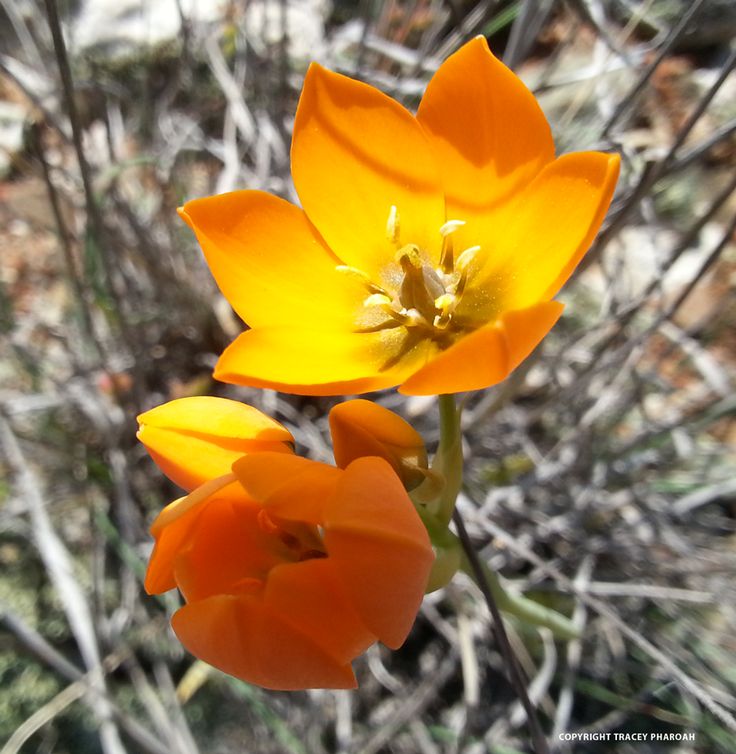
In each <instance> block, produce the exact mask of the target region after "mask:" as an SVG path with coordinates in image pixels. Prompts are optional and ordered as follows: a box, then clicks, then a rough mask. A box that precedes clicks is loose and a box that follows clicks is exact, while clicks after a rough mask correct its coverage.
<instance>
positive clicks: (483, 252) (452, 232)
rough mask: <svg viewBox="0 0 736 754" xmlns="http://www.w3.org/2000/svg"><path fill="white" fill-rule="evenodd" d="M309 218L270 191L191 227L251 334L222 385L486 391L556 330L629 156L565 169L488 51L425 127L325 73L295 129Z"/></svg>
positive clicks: (455, 83)
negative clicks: (567, 291)
mask: <svg viewBox="0 0 736 754" xmlns="http://www.w3.org/2000/svg"><path fill="white" fill-rule="evenodd" d="M291 159H292V173H293V177H294V183H295V186H296V190H297V193H298V194H299V198H300V200H301V203H302V206H303V209H300V208H298V207H295V206H294V205H291V204H289V203H288V202H286V201H283V200H282V199H279V198H277V197H274V196H271V195H269V194H265V193H263V192H259V191H238V192H234V193H230V194H223V195H220V196H214V197H209V198H205V199H198V200H194V201H191V202H188V203H187V204H186V205H185V206H184V207H183V208H182V209H181V210H180V213H181V215H182V217H183V218H184V220H186V222H187V223H188V224H189V225H190V226H191V228H192V229H193V230H194V232H195V233H196V235H197V238H198V240H199V242H200V244H201V246H202V248H203V250H204V253H205V256H206V258H207V261H208V263H209V266H210V269H211V270H212V273H213V275H214V276H215V279H216V280H217V283H218V285H219V286H220V288H221V290H222V291H223V293H224V294H225V296H226V297H227V298H228V300H229V301H230V303H231V304H232V306H233V307H234V309H235V310H236V311H237V313H238V314H239V315H240V316H241V317H242V318H243V320H244V321H245V322H246V323H247V324H248V325H249V326H250V328H251V329H250V330H248V331H247V332H245V333H243V334H242V335H240V336H239V337H238V338H237V339H236V340H235V341H234V342H233V343H232V344H231V345H230V346H229V347H228V348H227V349H226V350H225V352H224V353H223V354H222V356H221V357H220V360H219V362H218V364H217V367H216V370H215V377H216V378H218V379H220V380H223V381H225V382H235V383H240V384H245V385H253V386H256V387H272V388H276V389H279V390H284V391H288V392H294V393H302V394H314V395H334V394H341V393H351V392H366V391H369V390H376V389H380V388H385V387H391V386H394V385H399V386H400V388H399V389H400V391H401V392H403V393H407V394H439V393H448V392H459V391H464V390H472V389H478V388H483V387H487V386H488V385H491V384H494V383H496V382H499V381H500V380H502V379H504V378H505V377H506V376H507V375H508V374H509V372H510V371H511V370H512V369H514V368H515V367H516V366H517V365H518V364H519V363H520V362H521V361H522V360H523V359H524V358H526V356H528V355H529V353H530V352H531V351H532V350H533V349H534V348H535V346H536V345H537V344H538V343H539V341H540V340H541V339H542V338H543V337H544V335H545V334H546V333H547V332H548V331H549V329H550V328H551V327H552V325H553V324H554V323H555V321H556V320H557V318H558V317H559V315H560V313H561V310H562V305H561V304H559V303H557V302H555V301H553V300H552V299H553V297H554V296H555V295H556V293H557V292H558V290H559V289H560V287H561V286H562V285H563V284H564V282H565V281H566V280H567V278H568V277H569V275H570V274H571V272H572V271H573V269H574V268H575V266H576V265H577V264H578V262H579V261H580V259H581V257H582V255H583V254H584V253H585V251H586V249H587V248H588V246H589V245H590V243H591V241H592V239H593V237H594V236H595V233H596V232H597V230H598V228H599V226H600V224H601V222H602V219H603V217H604V215H605V212H606V209H607V207H608V204H609V202H610V199H611V196H612V193H613V189H614V186H615V183H616V179H617V176H618V170H619V159H618V157H617V156H615V155H608V154H603V153H600V152H579V153H574V154H568V155H565V156H563V157H560V158H558V159H555V157H554V145H553V142H552V136H551V134H550V129H549V126H548V124H547V121H546V120H545V118H544V115H543V113H542V111H541V109H540V108H539V106H538V104H537V102H536V101H535V99H534V97H533V96H532V94H531V93H530V92H529V91H528V90H527V89H526V87H525V86H524V85H523V84H522V83H521V81H520V80H519V79H518V78H517V77H516V76H515V75H514V74H513V73H512V72H511V71H510V70H508V69H507V68H506V67H505V66H504V65H503V64H502V63H501V62H499V61H498V60H497V59H496V58H495V57H494V56H493V55H492V54H491V53H490V51H489V50H488V46H487V44H486V42H485V40H484V39H483V38H481V37H478V38H476V39H474V40H472V41H471V42H469V43H468V44H466V45H465V46H464V47H462V48H461V49H460V50H459V51H458V52H457V53H455V54H454V55H452V56H451V57H450V58H449V59H448V60H447V61H446V62H445V63H444V64H443V65H442V66H441V67H440V69H439V70H438V71H437V73H436V74H435V76H434V77H433V78H432V80H431V82H430V83H429V86H428V88H427V91H426V93H425V95H424V98H423V99H422V102H421V105H420V107H419V110H418V113H417V115H416V117H414V116H412V115H411V114H410V113H409V112H408V111H407V110H405V109H404V108H403V107H402V106H401V105H399V104H398V103H397V102H395V101H394V100H392V99H390V98H389V97H387V96H385V95H384V94H382V93H381V92H379V91H377V90H376V89H374V88H372V87H370V86H368V85H366V84H363V83H360V82H358V81H354V80H352V79H349V78H346V77H345V76H341V75H339V74H336V73H332V72H330V71H327V70H325V69H324V68H322V67H320V66H319V65H316V64H313V65H312V66H311V67H310V69H309V71H308V73H307V76H306V80H305V82H304V89H303V92H302V96H301V99H300V101H299V107H298V109H297V114H296V121H295V124H294V136H293V143H292V150H291Z"/></svg>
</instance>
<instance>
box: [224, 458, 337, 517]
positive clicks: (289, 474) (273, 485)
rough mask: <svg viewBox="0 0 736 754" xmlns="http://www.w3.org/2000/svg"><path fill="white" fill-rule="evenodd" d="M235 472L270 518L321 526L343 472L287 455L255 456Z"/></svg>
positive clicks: (241, 461) (236, 467)
mask: <svg viewBox="0 0 736 754" xmlns="http://www.w3.org/2000/svg"><path fill="white" fill-rule="evenodd" d="M233 473H234V474H235V475H236V476H237V477H238V480H239V481H240V484H241V485H242V486H243V487H244V488H245V490H247V492H248V494H250V495H251V496H252V497H253V498H254V499H256V500H258V502H259V503H260V504H261V505H262V507H263V508H266V509H268V512H269V514H270V515H273V516H278V517H280V518H284V519H287V520H290V521H303V522H305V523H309V524H314V525H315V526H316V525H321V524H322V520H323V517H324V506H325V503H326V501H327V499H328V498H329V497H331V496H332V494H333V493H334V490H335V485H336V484H337V481H338V479H339V478H340V476H341V474H342V472H341V471H340V470H339V469H336V468H335V467H334V466H329V465H328V464H325V463H319V462H317V461H311V460H309V459H307V458H299V456H292V455H284V454H283V453H255V454H253V455H249V456H244V457H243V458H241V459H240V460H239V461H236V462H235V464H234V465H233Z"/></svg>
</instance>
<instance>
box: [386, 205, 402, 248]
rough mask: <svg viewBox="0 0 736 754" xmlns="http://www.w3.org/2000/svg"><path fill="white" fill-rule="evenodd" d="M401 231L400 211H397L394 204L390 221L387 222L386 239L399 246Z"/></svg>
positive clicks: (389, 213) (390, 212)
mask: <svg viewBox="0 0 736 754" xmlns="http://www.w3.org/2000/svg"><path fill="white" fill-rule="evenodd" d="M400 230H401V227H400V223H399V211H398V210H397V209H396V205H395V204H392V205H391V209H390V210H389V212H388V220H387V221H386V238H388V240H389V241H390V242H391V243H393V244H396V245H398V243H399V231H400Z"/></svg>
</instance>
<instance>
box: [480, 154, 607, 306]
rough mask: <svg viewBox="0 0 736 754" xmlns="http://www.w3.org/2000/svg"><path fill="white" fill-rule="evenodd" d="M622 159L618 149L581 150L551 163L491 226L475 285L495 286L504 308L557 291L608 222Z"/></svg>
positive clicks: (491, 288)
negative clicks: (611, 151) (486, 253)
mask: <svg viewBox="0 0 736 754" xmlns="http://www.w3.org/2000/svg"><path fill="white" fill-rule="evenodd" d="M619 164H620V159H619V157H618V155H609V154H604V153H602V152H576V153H574V154H568V155H565V156H564V157H560V158H559V159H558V160H555V161H554V162H553V163H551V164H550V165H548V166H547V167H546V168H545V169H544V170H543V171H542V172H541V173H540V174H539V176H538V177H537V178H536V179H535V180H534V182H533V183H531V184H530V185H529V186H528V187H527V188H526V189H525V190H524V191H523V192H522V193H521V194H519V196H518V197H517V199H516V200H514V202H513V204H512V205H510V206H509V211H508V215H507V216H506V220H505V223H504V225H502V226H499V227H495V228H494V227H488V228H487V229H486V231H485V237H487V238H488V239H489V241H488V243H489V245H490V246H491V247H492V249H493V254H492V256H491V257H490V258H489V261H488V263H487V264H486V267H485V269H484V270H481V271H479V272H478V273H477V274H476V276H475V278H474V279H473V280H472V281H471V285H472V287H473V288H478V289H484V288H487V289H489V290H492V291H494V293H495V295H496V297H497V298H498V299H499V300H500V301H501V302H502V305H503V308H504V309H505V310H510V309H524V308H526V307H528V306H531V305H532V304H535V303H537V302H538V301H545V300H548V299H550V298H551V297H552V296H554V295H555V294H556V293H557V291H558V290H559V289H560V287H561V286H562V285H563V284H564V282H565V281H566V280H567V278H568V277H569V276H570V274H571V273H572V271H573V270H574V269H575V267H576V266H577V264H578V262H579V261H580V259H581V258H582V257H583V255H584V254H585V252H586V251H587V250H588V247H589V246H590V244H591V243H592V241H593V238H594V237H595V234H596V233H597V232H598V228H599V227H600V225H601V223H602V222H603V218H604V216H605V214H606V211H607V210H608V205H609V204H610V202H611V197H612V196H613V191H614V188H615V186H616V181H617V179H618V173H619ZM481 243H482V241H481Z"/></svg>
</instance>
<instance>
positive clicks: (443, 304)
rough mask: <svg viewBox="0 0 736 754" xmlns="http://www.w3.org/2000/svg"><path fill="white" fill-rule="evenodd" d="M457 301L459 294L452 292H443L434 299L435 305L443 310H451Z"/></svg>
mask: <svg viewBox="0 0 736 754" xmlns="http://www.w3.org/2000/svg"><path fill="white" fill-rule="evenodd" d="M456 303H457V296H454V295H453V294H452V293H443V294H442V295H441V296H439V297H437V298H436V299H435V300H434V305H435V307H436V308H437V309H439V310H440V311H441V312H451V311H452V310H453V309H454V308H455V304H456Z"/></svg>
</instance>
